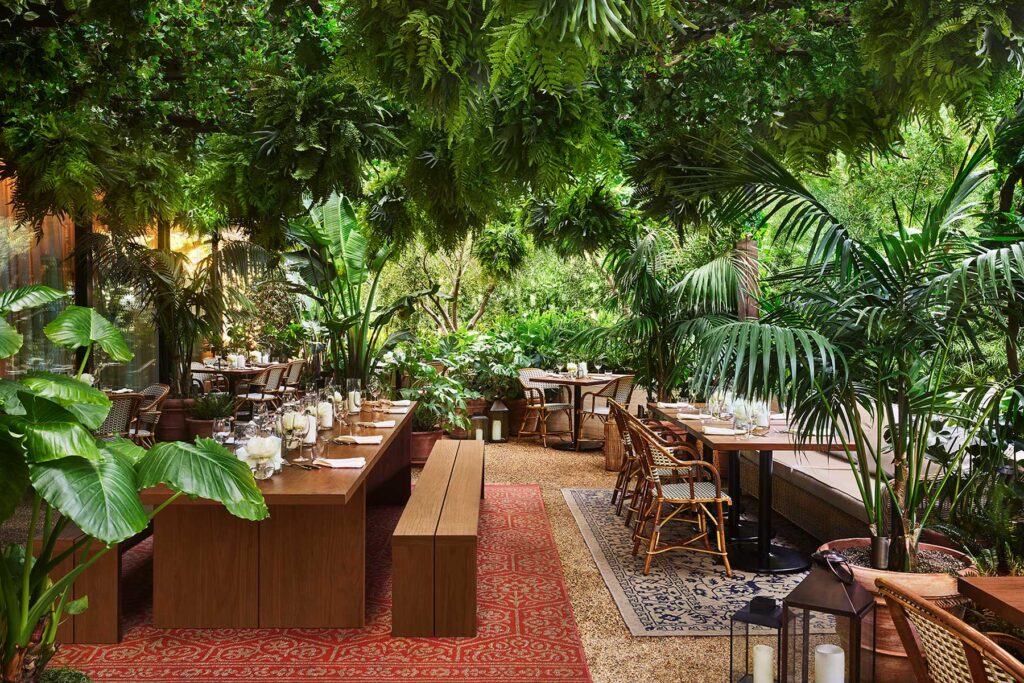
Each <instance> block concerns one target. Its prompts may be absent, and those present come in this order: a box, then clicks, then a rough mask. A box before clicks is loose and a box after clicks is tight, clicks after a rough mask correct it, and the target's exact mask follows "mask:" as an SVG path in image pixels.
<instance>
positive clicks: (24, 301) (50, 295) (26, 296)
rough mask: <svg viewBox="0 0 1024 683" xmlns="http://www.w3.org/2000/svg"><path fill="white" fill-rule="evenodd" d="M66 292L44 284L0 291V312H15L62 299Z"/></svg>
mask: <svg viewBox="0 0 1024 683" xmlns="http://www.w3.org/2000/svg"><path fill="white" fill-rule="evenodd" d="M67 295H68V294H67V292H62V291H60V290H59V289H54V288H53V287H47V286H46V285H28V286H26V287H18V288H17V289H9V290H7V291H6V292H0V314H6V313H17V312H18V311H24V310H25V309H26V308H35V307H37V306H43V305H45V304H48V303H51V302H53V301H57V300H59V299H63V298H64V297H66V296H67Z"/></svg>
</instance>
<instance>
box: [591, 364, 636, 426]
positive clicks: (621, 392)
mask: <svg viewBox="0 0 1024 683" xmlns="http://www.w3.org/2000/svg"><path fill="white" fill-rule="evenodd" d="M634 377H635V375H623V376H622V377H619V378H618V379H613V380H612V381H611V382H608V384H605V385H604V386H603V387H601V390H600V391H596V392H593V393H589V394H584V395H583V400H582V404H581V405H580V433H581V434H582V433H583V427H584V426H585V425H586V424H587V420H591V419H597V420H599V421H600V422H602V423H604V422H607V421H608V417H609V416H610V415H611V401H616V402H618V403H620V404H622V405H624V406H628V405H629V395H630V394H631V393H633V378H634ZM599 398H604V399H607V402H606V405H598V403H597V399H599ZM588 401H589V405H588Z"/></svg>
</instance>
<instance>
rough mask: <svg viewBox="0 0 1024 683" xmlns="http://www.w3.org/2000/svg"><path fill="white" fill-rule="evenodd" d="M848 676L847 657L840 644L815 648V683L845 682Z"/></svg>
mask: <svg viewBox="0 0 1024 683" xmlns="http://www.w3.org/2000/svg"><path fill="white" fill-rule="evenodd" d="M845 678H846V657H845V653H844V652H843V648H841V647H839V646H838V645H819V646H818V647H816V648H814V683H843V680H844V679H845Z"/></svg>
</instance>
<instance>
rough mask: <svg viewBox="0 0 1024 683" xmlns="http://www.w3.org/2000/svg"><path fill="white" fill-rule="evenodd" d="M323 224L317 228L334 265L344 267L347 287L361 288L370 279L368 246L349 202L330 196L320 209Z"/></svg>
mask: <svg viewBox="0 0 1024 683" xmlns="http://www.w3.org/2000/svg"><path fill="white" fill-rule="evenodd" d="M319 213H320V218H321V220H322V221H323V222H322V224H321V226H320V229H321V230H322V231H323V233H324V235H325V236H326V238H327V243H328V245H329V246H330V250H331V255H332V256H333V257H334V260H335V262H339V261H340V262H342V263H344V264H345V273H344V276H345V280H346V281H347V282H348V283H349V284H350V285H361V284H363V283H364V282H366V281H367V280H368V279H369V277H370V273H369V267H368V265H367V250H368V249H369V243H368V242H367V240H366V236H365V235H363V232H362V227H361V226H360V224H359V219H358V218H357V217H356V212H355V209H354V208H353V207H352V203H351V202H350V201H349V200H348V199H346V198H345V197H343V196H341V195H337V194H332V195H331V196H330V198H328V200H327V201H326V202H325V203H324V204H323V206H322V207H320V212H319Z"/></svg>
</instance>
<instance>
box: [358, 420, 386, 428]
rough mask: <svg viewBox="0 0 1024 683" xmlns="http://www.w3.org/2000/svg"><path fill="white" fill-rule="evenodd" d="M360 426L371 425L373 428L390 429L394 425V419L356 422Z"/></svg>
mask: <svg viewBox="0 0 1024 683" xmlns="http://www.w3.org/2000/svg"><path fill="white" fill-rule="evenodd" d="M356 424H357V425H358V426H360V427H372V428H373V429H390V428H392V427H394V426H395V421H394V420H380V421H379V422H357V423H356Z"/></svg>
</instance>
